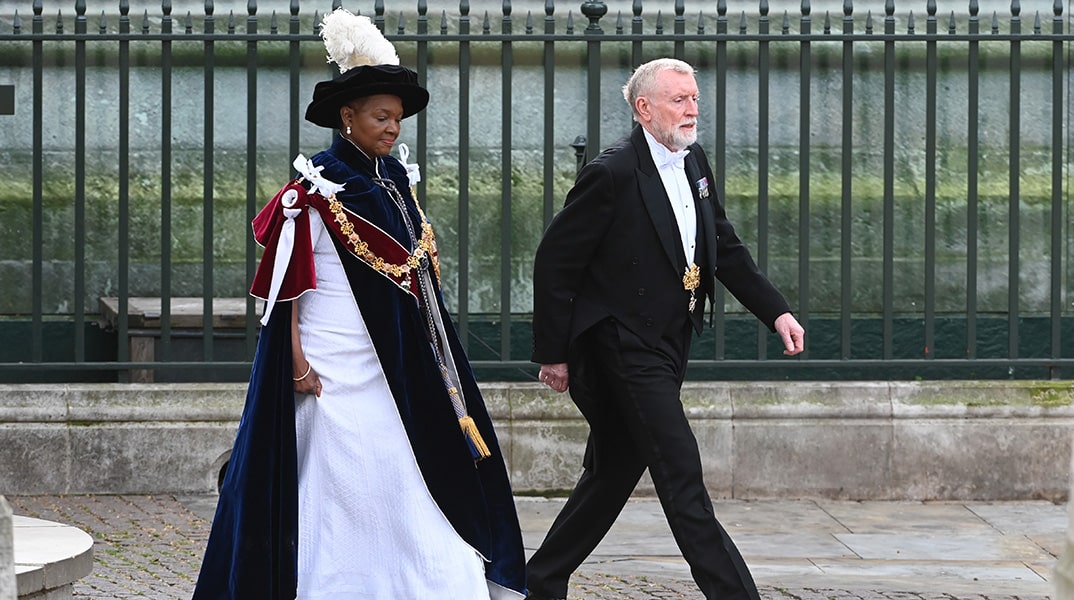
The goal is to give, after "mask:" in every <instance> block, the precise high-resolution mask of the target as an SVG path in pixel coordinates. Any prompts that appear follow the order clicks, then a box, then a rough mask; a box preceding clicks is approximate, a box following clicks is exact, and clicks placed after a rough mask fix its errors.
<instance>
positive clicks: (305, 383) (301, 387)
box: [292, 361, 321, 398]
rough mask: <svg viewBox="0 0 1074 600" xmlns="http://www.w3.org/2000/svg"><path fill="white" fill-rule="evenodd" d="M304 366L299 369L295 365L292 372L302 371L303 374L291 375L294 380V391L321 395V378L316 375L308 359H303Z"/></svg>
mask: <svg viewBox="0 0 1074 600" xmlns="http://www.w3.org/2000/svg"><path fill="white" fill-rule="evenodd" d="M305 364H306V367H305V368H304V369H302V370H299V369H298V368H297V367H296V368H295V370H294V372H295V373H296V375H297V374H299V373H304V375H297V376H296V377H292V379H294V381H295V393H298V394H314V395H316V396H317V397H318V398H320V396H321V378H320V377H318V376H317V372H316V371H314V370H313V365H311V364H310V363H309V361H305Z"/></svg>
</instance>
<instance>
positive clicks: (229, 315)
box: [99, 296, 261, 383]
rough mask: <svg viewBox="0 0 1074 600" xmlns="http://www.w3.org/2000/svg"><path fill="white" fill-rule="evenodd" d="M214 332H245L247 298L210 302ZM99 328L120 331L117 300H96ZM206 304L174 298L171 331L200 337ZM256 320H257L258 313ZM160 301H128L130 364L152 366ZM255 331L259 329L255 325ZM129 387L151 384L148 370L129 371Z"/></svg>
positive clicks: (122, 341) (138, 298) (159, 314)
mask: <svg viewBox="0 0 1074 600" xmlns="http://www.w3.org/2000/svg"><path fill="white" fill-rule="evenodd" d="M212 306H213V317H212V327H213V331H214V332H215V331H218V330H221V331H232V332H235V331H241V330H245V329H246V298H213V299H212ZM99 307H100V314H101V324H102V326H103V327H105V328H106V329H108V330H113V331H118V330H119V298H115V297H107V298H100V300H99ZM204 308H205V300H204V299H203V298H201V297H200V296H196V297H173V298H172V299H171V316H170V322H171V331H172V332H181V333H182V334H184V335H190V334H197V333H200V332H201V331H202V330H203V328H204V325H205V324H204V322H203V321H204V314H205V313H204ZM257 316H260V312H258V314H257ZM161 325H162V323H161V299H160V298H152V297H137V296H136V297H130V298H127V339H126V340H119V343H121V344H122V343H126V344H127V346H128V349H129V352H130V355H129V356H130V360H131V362H154V361H155V360H156V341H157V339H158V338H160V335H161ZM256 326H257V327H260V326H261V323H260V322H257V324H256ZM129 375H130V381H131V383H151V382H152V381H153V371H152V370H151V369H132V370H131V371H130V373H129Z"/></svg>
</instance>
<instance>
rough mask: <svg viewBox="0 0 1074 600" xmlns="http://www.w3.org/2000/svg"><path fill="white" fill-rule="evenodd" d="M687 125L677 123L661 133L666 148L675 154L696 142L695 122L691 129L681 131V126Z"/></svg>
mask: <svg viewBox="0 0 1074 600" xmlns="http://www.w3.org/2000/svg"><path fill="white" fill-rule="evenodd" d="M687 123H688V122H687ZM687 123H678V124H676V125H674V126H672V127H668V128H667V129H665V130H664V131H663V134H664V138H665V140H664V141H665V142H666V143H667V146H668V147H670V148H671V149H672V150H674V151H676V152H678V151H679V150H685V149H686V147H687V146H689V145H690V144H693V143H694V142H696V141H697V122H696V121H695V122H694V123H693V125H694V128H693V129H689V130H684V129H682V125H685V124H687Z"/></svg>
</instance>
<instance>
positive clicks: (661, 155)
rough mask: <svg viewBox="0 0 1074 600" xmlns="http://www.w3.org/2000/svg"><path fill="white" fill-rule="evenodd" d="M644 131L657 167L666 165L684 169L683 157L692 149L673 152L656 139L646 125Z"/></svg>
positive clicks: (661, 167) (642, 129) (660, 167)
mask: <svg viewBox="0 0 1074 600" xmlns="http://www.w3.org/2000/svg"><path fill="white" fill-rule="evenodd" d="M641 131H642V133H644V134H645V141H646V142H647V143H648V144H649V153H650V154H652V156H653V162H654V163H656V168H657V169H663V168H664V167H668V166H670V167H676V168H679V169H682V168H684V167H685V165H684V163H683V159H684V158H686V155H687V154H689V153H690V149H689V148H687V149H685V150H680V151H678V152H672V151H671V150H668V147H667V146H665V145H663V144H661V143H660V142H658V141H656V138H655V137H653V135H652V134H651V133H649V130H647V129H645V128H644V127H642V128H641Z"/></svg>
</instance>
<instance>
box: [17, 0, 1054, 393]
mask: <svg viewBox="0 0 1074 600" xmlns="http://www.w3.org/2000/svg"><path fill="white" fill-rule="evenodd" d="M9 1H10V0H7V2H9ZM6 6H10V4H7V3H0V13H4V12H8V14H7V15H6V16H0V26H2V27H3V29H2V30H0V48H2V49H3V51H2V52H0V57H3V58H0V91H2V92H3V93H0V132H3V135H2V137H3V139H4V142H3V145H2V146H3V147H2V148H0V156H2V157H4V158H5V159H6V160H0V171H3V175H4V179H5V180H6V181H7V182H9V186H8V187H9V190H8V191H7V192H4V193H0V203H2V204H0V206H2V207H3V210H4V212H5V213H6V215H7V216H6V217H5V220H6V221H7V225H6V227H4V229H2V231H3V234H2V238H0V245H3V246H4V250H3V251H2V254H4V255H7V256H6V257H5V258H4V259H3V260H2V261H0V262H2V267H0V281H2V284H0V288H3V289H5V290H7V292H5V294H7V295H8V299H7V300H6V301H3V303H2V305H0V314H4V315H7V318H6V319H5V320H4V321H3V323H2V324H0V339H3V340H4V343H3V344H2V346H3V348H2V349H0V378H2V379H3V380H5V381H37V380H51V381H55V380H64V379H113V380H114V378H115V377H116V375H117V374H119V376H120V378H121V379H123V378H129V377H134V378H135V379H137V378H139V377H145V376H146V375H148V376H149V377H152V376H153V374H155V376H156V378H157V379H158V380H160V379H169V378H178V379H184V378H187V379H189V378H193V379H216V378H242V377H243V376H244V375H245V371H246V370H247V369H248V366H249V360H250V359H251V357H252V353H253V350H254V345H255V338H256V329H255V324H256V320H257V319H256V318H255V316H256V314H257V313H258V311H259V307H258V306H257V305H256V304H255V302H254V301H253V300H252V299H250V298H246V299H245V300H237V302H238V303H239V304H238V308H232V309H230V310H231V311H232V312H231V313H227V314H224V313H226V312H227V311H225V310H224V309H222V308H221V306H222V305H223V303H224V299H225V298H242V297H243V296H244V291H245V283H246V282H247V281H249V279H250V278H251V277H252V273H253V271H254V268H255V264H256V260H257V256H258V250H257V248H256V247H255V245H254V244H253V242H252V240H251V239H250V236H249V235H247V231H248V229H247V226H246V223H248V222H249V220H250V218H252V216H253V215H254V214H255V212H256V210H257V209H258V208H259V207H260V205H261V204H262V203H263V202H264V200H265V199H266V198H267V197H269V196H271V193H272V192H273V191H274V188H273V186H278V185H279V184H281V183H283V181H284V180H285V179H286V178H287V177H288V176H289V174H290V173H289V168H290V167H289V163H290V158H291V157H293V156H294V155H296V154H298V153H299V152H303V151H304V152H306V153H307V154H309V153H311V152H315V151H316V150H317V149H319V148H320V147H323V146H324V145H325V142H326V139H327V138H326V135H325V133H324V132H322V131H318V130H316V128H313V127H311V126H309V125H308V124H304V123H303V122H302V120H301V115H302V113H303V111H304V107H305V103H306V102H307V101H308V96H309V94H310V91H311V90H312V84H313V82H315V81H317V80H320V79H325V78H327V77H330V76H331V75H332V72H331V71H330V70H329V68H328V67H327V66H325V65H323V62H322V59H323V48H322V47H321V45H320V40H319V37H318V35H317V25H316V24H317V22H318V21H319V16H320V14H321V13H320V12H318V9H314V10H312V11H310V10H309V9H307V7H305V6H300V4H299V2H298V1H297V0H292V1H291V2H290V4H289V5H288V6H287V7H286V10H284V11H281V12H280V14H277V12H276V11H275V10H271V11H266V9H264V8H263V7H262V6H260V5H259V4H258V3H257V1H256V0H248V2H247V3H246V4H245V6H238V7H230V8H229V9H228V13H227V16H226V17H223V18H221V17H218V16H217V5H215V4H214V2H213V0H206V1H205V3H204V5H201V6H199V8H200V12H199V14H197V16H196V17H195V15H194V12H193V11H192V10H191V9H190V8H189V7H188V8H187V10H186V12H185V14H182V13H180V14H177V15H173V12H177V11H176V10H175V8H174V7H173V3H172V1H171V0H164V1H163V2H162V4H161V5H160V6H159V7H153V8H148V7H146V8H142V9H140V10H139V9H136V8H135V7H132V5H131V4H130V3H129V2H128V0H121V1H120V2H119V4H118V14H115V13H113V12H112V11H113V10H114V9H113V7H112V6H111V5H109V6H107V7H105V8H104V9H103V10H102V11H101V13H100V16H99V17H98V16H96V11H97V10H100V7H94V9H93V10H94V13H93V14H91V12H90V7H89V6H88V5H87V3H86V2H85V0H76V1H75V4H74V7H73V13H71V12H68V11H67V9H60V10H58V11H56V12H55V16H53V15H52V14H51V13H50V14H46V12H45V8H44V5H43V2H42V0H35V2H34V3H33V5H32V6H31V8H30V11H29V14H27V13H26V12H25V11H19V10H18V7H15V10H14V11H10V12H9V11H5V10H4V7H6ZM227 6H230V5H227ZM337 6H339V2H338V0H336V2H334V3H333V5H332V6H331V7H326V9H329V10H330V9H334V8H336V7H337ZM1025 6H1026V7H1027V10H1024V9H1023V4H1022V3H1020V2H1019V1H1018V0H1014V1H1013V2H1011V3H1010V4H1009V5H1002V6H991V5H988V6H987V7H985V8H983V9H982V6H981V5H980V4H979V3H978V0H971V1H970V2H969V3H968V5H965V6H960V7H959V8H958V9H957V10H951V9H949V8H945V11H944V12H941V11H940V8H939V6H938V3H937V2H936V0H928V1H927V2H926V4H924V5H923V6H921V7H918V6H916V5H914V6H909V5H907V6H899V7H896V5H895V3H894V2H893V1H892V0H887V1H886V2H885V3H884V4H883V5H876V6H873V5H863V6H860V5H858V4H855V3H853V2H852V0H844V1H843V2H842V3H838V4H834V5H831V6H827V5H817V6H812V5H811V3H810V0H803V1H802V2H801V4H795V5H793V6H789V7H783V6H782V5H773V4H770V3H769V1H768V0H761V1H760V2H759V3H756V4H755V3H750V4H742V5H738V6H735V7H733V8H732V7H731V6H729V4H728V3H727V2H726V0H718V2H717V3H716V4H715V6H711V5H709V4H708V3H703V4H701V5H698V6H697V7H693V6H691V7H690V11H691V13H690V14H688V13H687V5H686V3H685V2H684V0H676V1H675V2H674V4H673V5H671V6H670V10H668V12H667V13H666V14H665V12H664V9H666V8H668V7H665V6H657V7H655V8H654V7H652V6H650V5H649V4H643V3H642V2H641V0H634V2H633V4H632V5H630V6H629V7H625V8H624V9H621V10H619V11H618V12H617V13H615V14H608V11H609V9H608V6H607V5H605V4H603V3H601V2H598V1H593V2H586V3H584V4H582V5H581V6H580V7H575V6H573V5H572V6H571V7H569V8H568V9H567V11H566V13H564V11H563V7H562V6H557V5H555V4H553V2H552V0H547V1H546V2H545V3H544V4H532V5H522V6H521V10H518V13H521V12H522V10H525V16H524V17H521V18H520V17H518V16H516V8H517V7H516V6H513V5H512V2H511V0H504V1H503V3H502V4H497V5H496V6H493V7H491V14H490V10H489V9H485V10H484V11H483V14H482V15H480V16H477V17H475V16H472V15H471V13H472V12H475V11H474V7H472V6H471V5H470V3H469V2H468V1H467V0H462V1H461V2H460V3H459V4H458V5H457V6H451V7H445V8H442V9H440V10H439V12H437V11H436V10H435V9H431V7H430V6H429V4H428V3H427V2H426V1H425V0H418V2H417V4H416V6H414V7H410V6H406V7H403V8H401V9H396V8H395V7H393V8H392V11H389V10H388V7H386V6H385V4H384V3H383V0H376V2H375V3H374V4H373V6H372V11H368V10H366V12H367V14H370V15H372V18H373V20H374V22H375V23H376V24H377V25H378V26H379V27H380V28H382V30H384V31H385V32H386V34H387V35H388V37H389V38H390V39H391V40H392V41H393V42H394V43H395V44H396V46H397V49H398V50H399V52H400V54H401V56H402V57H403V62H404V63H405V64H409V65H411V66H413V67H414V68H415V69H416V70H417V72H418V73H419V77H420V79H421V81H422V82H423V84H424V85H426V86H428V87H429V88H430V89H431V90H432V91H433V103H432V104H431V105H430V108H429V109H428V110H427V111H425V112H423V113H421V114H419V115H418V116H417V117H416V118H415V120H414V123H412V124H411V123H409V122H408V123H407V124H406V127H407V132H406V134H407V136H408V137H407V140H408V143H410V144H411V145H412V146H413V148H414V157H413V158H414V159H415V160H416V162H418V163H419V164H421V165H423V166H424V167H427V168H426V176H425V178H424V179H423V181H422V182H421V183H420V184H419V185H418V190H417V191H418V194H419V197H420V198H421V199H422V201H423V203H426V204H427V205H428V206H432V207H433V208H434V209H435V210H433V211H431V212H433V213H434V221H436V222H437V224H438V225H439V226H440V228H439V230H438V232H439V233H440V237H441V244H440V245H441V248H440V251H441V255H442V256H443V257H444V260H445V264H446V266H447V269H446V271H447V272H446V273H445V275H446V279H445V290H446V293H447V296H448V300H449V303H450V304H451V305H452V309H453V311H454V312H455V314H456V316H457V324H458V327H459V329H460V330H461V333H462V334H463V336H464V339H466V340H467V342H468V344H469V350H470V353H471V358H472V359H473V360H474V364H475V366H476V367H477V368H478V369H479V370H483V372H484V373H486V375H487V376H488V377H496V378H500V379H518V378H527V377H529V375H530V374H531V373H532V372H533V369H532V367H531V366H530V365H529V364H528V362H527V361H526V359H527V357H528V353H529V327H528V324H527V322H526V321H527V318H528V312H529V304H528V303H529V293H528V292H529V288H528V286H529V280H528V275H529V264H530V261H531V259H532V253H533V250H534V248H535V246H536V240H537V239H539V235H540V231H541V229H542V228H543V225H545V224H547V222H548V221H549V220H550V219H551V217H552V215H553V214H554V213H555V211H556V209H557V207H558V206H559V205H560V204H561V202H562V198H563V196H564V194H565V192H566V190H567V188H568V187H569V185H570V177H571V175H572V174H573V172H574V170H575V169H576V168H577V166H578V165H579V164H581V162H583V161H585V160H587V159H588V158H590V157H592V156H593V155H594V153H595V152H596V151H598V150H599V149H600V148H601V147H602V146H603V145H605V144H606V142H608V141H610V140H611V139H614V138H615V137H618V136H620V135H622V134H624V133H625V132H626V131H628V130H629V127H630V118H629V109H628V108H627V107H626V106H625V103H623V102H622V100H621V99H617V98H616V96H617V94H618V88H619V86H620V85H621V84H622V83H623V81H624V80H625V78H626V76H627V75H628V74H629V71H630V69H631V68H632V67H633V66H636V65H638V64H640V63H641V62H644V61H645V60H649V59H652V58H655V57H658V56H663V55H670V56H675V57H677V58H683V59H685V60H688V61H690V62H691V63H692V64H694V65H695V66H697V67H698V70H699V72H698V78H699V82H700V83H701V85H702V95H703V98H704V106H703V115H702V123H703V124H704V126H705V130H706V132H704V133H703V135H702V144H703V145H704V146H705V147H706V149H707V151H708V154H709V158H710V159H711V160H712V161H713V163H714V169H715V173H716V176H717V180H718V181H717V182H716V184H717V191H718V192H719V193H720V195H721V197H723V198H725V199H726V203H727V206H728V210H729V212H730V213H731V215H732V218H733V219H734V220H735V221H736V222H737V223H738V224H739V228H740V234H741V235H742V237H743V238H744V239H746V240H747V242H748V243H749V244H750V245H751V247H752V248H754V253H755V257H756V259H757V261H758V263H759V264H760V265H761V267H762V268H763V269H765V270H767V271H769V272H770V273H771V274H772V278H773V279H774V280H775V281H776V282H777V284H778V285H780V286H781V287H783V288H784V289H785V290H786V291H787V294H788V296H789V297H790V298H791V300H792V303H793V304H794V305H795V306H796V308H797V313H798V317H799V319H800V321H801V322H802V323H803V324H804V325H805V327H806V328H807V330H808V331H809V335H808V338H809V339H808V345H807V348H808V350H807V352H806V353H805V354H804V355H802V356H801V357H799V358H798V359H796V360H786V359H782V358H780V357H779V350H780V348H779V345H778V343H774V341H773V339H772V338H771V337H770V335H769V334H768V333H767V331H766V330H764V329H763V327H761V326H759V325H757V324H755V323H754V322H752V321H751V320H750V319H749V317H748V316H747V315H744V314H743V312H742V309H741V307H740V306H739V305H737V304H736V303H735V302H734V300H733V299H731V298H723V299H721V301H720V302H719V303H718V304H717V307H716V310H715V311H714V321H715V327H714V328H713V329H712V330H711V331H710V332H708V333H706V335H705V336H704V337H703V338H702V340H700V342H699V343H696V344H695V347H694V355H693V360H692V363H691V364H692V376H693V377H700V378H704V377H734V378H771V377H779V378H836V379H858V378H872V377H897V378H907V377H923V378H950V377H981V378H990V377H1053V378H1054V377H1060V376H1062V375H1064V374H1069V373H1070V372H1071V371H1070V369H1071V367H1074V331H1072V323H1074V321H1072V315H1071V313H1072V310H1071V294H1070V282H1071V278H1072V273H1074V270H1072V268H1071V258H1072V255H1074V240H1072V238H1071V231H1070V220H1069V202H1070V198H1069V192H1068V186H1064V181H1065V178H1066V177H1067V172H1068V165H1069V163H1070V155H1069V150H1070V146H1071V140H1070V129H1069V123H1070V119H1071V116H1072V115H1071V105H1070V102H1069V93H1068V91H1067V86H1068V85H1069V84H1070V78H1069V68H1070V56H1069V52H1070V48H1071V45H1070V42H1071V34H1070V31H1069V27H1068V26H1067V24H1066V19H1067V17H1066V15H1065V14H1064V5H1063V4H1062V3H1061V2H1059V1H1056V2H1055V3H1054V4H1053V3H1044V4H1040V5H1037V4H1032V5H1031V4H1029V3H1027V4H1026V5H1025ZM236 8H237V11H238V13H239V14H236ZM348 8H350V9H351V10H352V11H355V12H362V10H361V9H360V8H359V7H351V6H348ZM361 8H362V9H364V8H367V7H364V6H363V7H361ZM713 8H714V9H715V12H711V11H712V9H713ZM897 8H898V10H897ZM243 9H245V11H246V15H245V17H243V16H242V10H243ZM181 10H182V9H181V8H180V9H179V11H181ZM576 10H577V11H578V13H576V12H575V11H576ZM821 10H823V15H822V16H821V15H820V12H821ZM948 11H949V12H948ZM266 12H267V14H266ZM579 13H580V14H579ZM833 13H834V14H833ZM922 21H923V22H924V27H923V30H922V28H921V27H920V23H921V22H922ZM5 78H8V81H6V82H5V81H4V79H5ZM8 97H11V98H12V101H11V102H10V106H7V107H5V106H3V105H4V104H8V103H7V102H6V101H3V99H4V98H8ZM4 163H6V164H4ZM236 240H238V241H236ZM113 247H114V249H113ZM1064 259H1065V260H1064ZM99 298H102V299H103V298H111V300H108V301H105V300H98V299H99ZM147 298H148V300H147ZM190 298H193V299H194V300H193V306H191V305H190V302H191V301H190V300H189V299H190ZM98 302H99V304H97V303H98ZM146 302H148V304H143V303H146ZM154 302H155V303H154ZM183 302H186V304H183V306H184V307H185V308H184V309H183V310H184V311H186V312H183V313H182V314H180V312H177V310H176V307H177V306H178V305H179V304H182V303H183ZM214 305H215V310H214ZM132 306H133V307H134V308H132ZM147 307H148V308H147ZM214 315H215V317H214ZM189 318H193V319H194V322H193V323H190V322H188V321H186V320H185V319H189ZM229 318H230V319H231V320H228V319H229ZM98 321H101V322H107V327H106V328H105V329H103V330H102V329H99V328H98V327H97V322H98ZM139 340H141V341H143V342H145V341H146V340H148V344H149V345H148V347H147V346H145V345H144V344H143V345H142V346H136V344H135V342H136V341H139ZM191 340H193V341H191ZM128 342H129V343H128ZM147 348H148V350H147ZM774 359H777V360H774Z"/></svg>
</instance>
